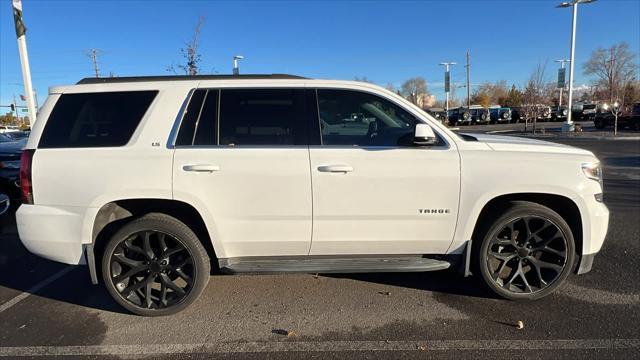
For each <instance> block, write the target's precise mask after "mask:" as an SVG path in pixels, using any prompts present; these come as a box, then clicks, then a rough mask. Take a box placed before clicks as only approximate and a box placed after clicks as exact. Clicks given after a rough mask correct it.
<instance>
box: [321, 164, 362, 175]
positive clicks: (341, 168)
mask: <svg viewBox="0 0 640 360" xmlns="http://www.w3.org/2000/svg"><path fill="white" fill-rule="evenodd" d="M318 171H320V172H331V173H345V174H346V173H349V172H352V171H353V167H351V166H349V165H323V166H318Z"/></svg>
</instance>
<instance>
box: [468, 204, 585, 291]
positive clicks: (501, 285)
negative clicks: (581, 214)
mask: <svg viewBox="0 0 640 360" xmlns="http://www.w3.org/2000/svg"><path fill="white" fill-rule="evenodd" d="M484 229H486V231H481V232H480V234H481V236H482V242H481V243H480V246H477V247H475V249H474V259H476V263H475V266H474V267H475V269H476V271H477V273H479V274H480V275H481V278H482V281H483V283H484V284H485V285H486V286H487V287H488V288H489V289H490V290H492V291H493V292H494V293H496V294H497V295H499V296H501V297H504V298H506V299H510V300H536V299H540V298H543V297H545V296H547V295H549V294H550V293H552V292H553V291H555V290H556V289H557V288H558V287H559V286H560V285H562V283H563V282H564V281H565V280H566V278H567V277H568V276H569V274H570V273H571V271H572V270H573V267H574V262H575V259H576V250H575V241H574V238H573V234H572V232H571V228H570V227H569V225H568V224H567V223H566V221H565V220H564V219H563V218H562V217H561V216H560V215H558V213H556V212H555V211H553V210H551V209H549V208H548V207H545V206H542V205H540V204H536V203H532V202H526V201H517V202H512V203H510V204H509V205H508V206H507V208H506V210H505V211H503V212H502V213H501V214H500V215H499V216H498V217H497V218H496V219H495V221H493V222H491V223H488V224H486V225H485V228H484ZM529 233H532V234H535V236H537V238H533V236H531V237H529V236H525V237H522V236H521V234H529ZM513 234H515V239H514V238H513V236H512V235H513ZM527 238H528V239H527ZM490 251H491V254H493V255H491V254H490ZM505 270H508V271H506V272H505Z"/></svg>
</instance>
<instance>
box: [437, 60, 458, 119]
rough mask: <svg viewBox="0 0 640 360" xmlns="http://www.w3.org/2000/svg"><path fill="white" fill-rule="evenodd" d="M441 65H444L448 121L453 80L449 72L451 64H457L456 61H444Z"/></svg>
mask: <svg viewBox="0 0 640 360" xmlns="http://www.w3.org/2000/svg"><path fill="white" fill-rule="evenodd" d="M439 65H442V66H444V93H445V97H446V99H447V100H446V102H445V120H446V121H447V122H448V121H449V90H450V86H451V84H450V82H451V75H450V74H449V65H456V63H454V62H442V63H440V64H439Z"/></svg>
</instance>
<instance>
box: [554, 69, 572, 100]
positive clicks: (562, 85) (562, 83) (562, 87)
mask: <svg viewBox="0 0 640 360" xmlns="http://www.w3.org/2000/svg"><path fill="white" fill-rule="evenodd" d="M556 62H559V63H560V69H564V63H568V62H571V60H568V59H562V60H556ZM560 73H562V79H560ZM560 80H562V81H560ZM558 88H559V89H560V98H559V99H558V111H559V110H560V108H561V107H562V90H564V71H563V70H560V71H559V72H558ZM569 110H571V109H569Z"/></svg>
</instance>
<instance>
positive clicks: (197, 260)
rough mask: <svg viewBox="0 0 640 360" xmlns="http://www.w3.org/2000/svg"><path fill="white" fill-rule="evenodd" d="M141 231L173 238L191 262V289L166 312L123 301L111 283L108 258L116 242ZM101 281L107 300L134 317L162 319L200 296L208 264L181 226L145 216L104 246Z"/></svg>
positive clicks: (164, 217) (165, 218)
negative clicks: (149, 231) (159, 233)
mask: <svg viewBox="0 0 640 360" xmlns="http://www.w3.org/2000/svg"><path fill="white" fill-rule="evenodd" d="M144 230H154V231H161V232H163V233H166V234H167V235H170V236H173V237H174V238H176V239H178V241H179V242H180V243H181V244H182V245H183V246H184V247H185V248H186V249H187V251H188V252H189V255H190V256H191V258H192V259H193V265H194V280H193V284H194V285H193V287H192V288H191V290H190V291H189V294H187V296H186V298H184V299H183V300H182V301H181V302H180V303H178V304H176V305H173V306H171V307H169V308H166V309H144V308H140V307H138V306H136V305H134V304H131V303H130V302H128V301H127V300H125V299H124V298H123V297H122V296H121V295H120V292H119V291H118V290H117V289H116V287H115V286H114V284H113V282H112V281H111V278H110V276H111V275H110V274H111V271H110V270H111V269H110V268H111V263H110V259H111V255H112V254H113V251H114V250H115V248H116V247H117V245H118V244H120V242H122V241H123V240H124V239H126V238H128V237H129V236H131V235H133V234H135V233H137V232H140V231H144ZM203 255H204V256H203ZM101 263H102V265H101V270H102V280H103V281H104V284H105V287H106V289H107V291H108V292H109V294H110V295H111V297H112V298H113V299H114V300H115V301H116V302H117V303H118V304H119V305H121V306H122V307H124V308H125V309H127V310H129V311H130V312H132V313H134V314H136V315H142V316H165V315H171V314H175V313H178V312H180V311H182V310H184V309H185V308H186V307H188V306H189V305H191V304H192V303H193V302H194V301H195V300H196V299H197V298H198V297H199V296H200V294H201V293H202V291H203V290H204V288H205V287H206V285H207V283H208V281H209V275H210V266H211V265H210V263H209V259H208V256H207V254H206V250H205V249H204V247H203V246H202V244H201V243H200V241H199V240H198V238H197V236H196V235H195V234H194V233H193V231H191V229H189V228H188V227H187V226H186V225H185V224H183V223H182V222H180V221H178V220H176V219H175V218H172V217H170V216H167V215H161V214H148V215H145V216H142V217H140V218H137V219H134V220H132V221H130V222H129V223H127V224H125V225H124V226H123V227H122V228H121V229H119V230H118V231H117V232H116V233H115V234H114V235H113V236H112V237H111V239H109V242H108V243H107V245H106V247H105V249H104V251H103V255H102V261H101Z"/></svg>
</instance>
